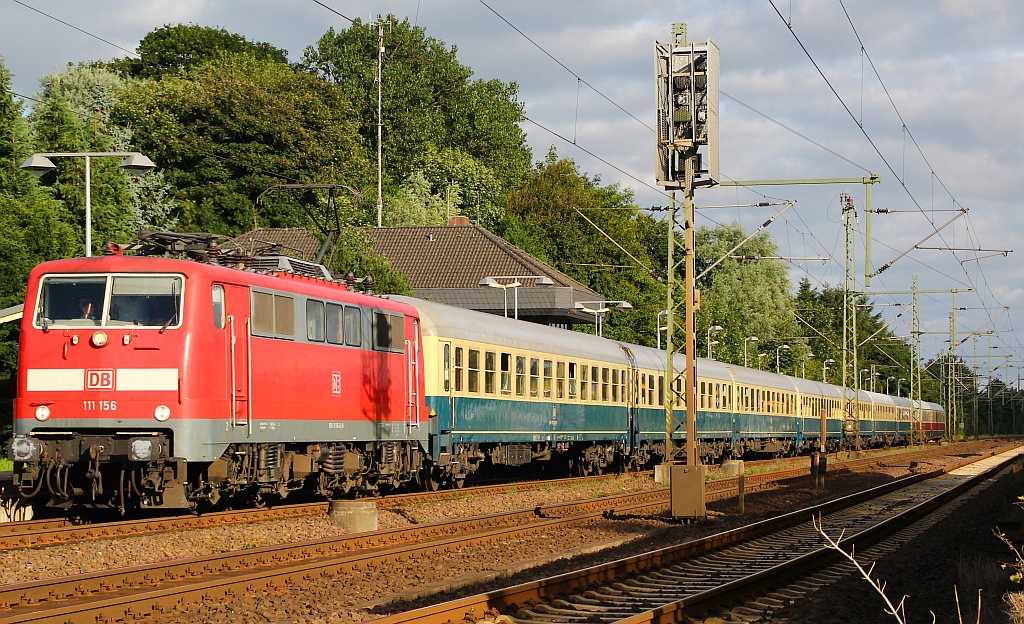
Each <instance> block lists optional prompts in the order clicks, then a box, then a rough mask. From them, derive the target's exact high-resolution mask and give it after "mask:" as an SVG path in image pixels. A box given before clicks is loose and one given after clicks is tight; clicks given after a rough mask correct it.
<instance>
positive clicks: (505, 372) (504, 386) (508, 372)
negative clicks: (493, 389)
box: [501, 353, 512, 394]
mask: <svg viewBox="0 0 1024 624" xmlns="http://www.w3.org/2000/svg"><path fill="white" fill-rule="evenodd" d="M501 393H502V394H512V354H511V353H502V354H501Z"/></svg>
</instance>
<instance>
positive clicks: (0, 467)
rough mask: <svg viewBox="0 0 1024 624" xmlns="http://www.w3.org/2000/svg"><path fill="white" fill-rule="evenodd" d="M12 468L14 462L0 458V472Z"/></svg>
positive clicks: (9, 470) (8, 470)
mask: <svg viewBox="0 0 1024 624" xmlns="http://www.w3.org/2000/svg"><path fill="white" fill-rule="evenodd" d="M12 470H14V462H12V461H11V460H9V459H6V458H0V472H11V471H12Z"/></svg>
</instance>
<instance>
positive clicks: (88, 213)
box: [85, 156, 92, 258]
mask: <svg viewBox="0 0 1024 624" xmlns="http://www.w3.org/2000/svg"><path fill="white" fill-rule="evenodd" d="M91 164H92V160H91V159H90V158H89V156H86V157H85V257H86V258H89V257H91V256H92V169H91Z"/></svg>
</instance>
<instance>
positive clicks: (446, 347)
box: [438, 342, 461, 433]
mask: <svg viewBox="0 0 1024 624" xmlns="http://www.w3.org/2000/svg"><path fill="white" fill-rule="evenodd" d="M453 357H454V356H453V351H452V343H450V342H442V343H441V395H442V396H445V397H448V398H447V403H448V405H447V407H448V413H447V414H438V420H439V421H440V422H439V423H438V431H440V432H444V433H447V432H448V431H450V430H451V428H452V421H453V419H454V417H455V372H454V371H453V369H452V358H453ZM460 364H461V362H460ZM460 372H461V371H460ZM460 381H461V379H460Z"/></svg>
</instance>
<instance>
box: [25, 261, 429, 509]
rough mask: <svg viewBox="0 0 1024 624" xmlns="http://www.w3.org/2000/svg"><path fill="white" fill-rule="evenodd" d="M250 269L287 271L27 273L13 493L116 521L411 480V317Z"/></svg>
mask: <svg viewBox="0 0 1024 624" xmlns="http://www.w3.org/2000/svg"><path fill="white" fill-rule="evenodd" d="M258 260H259V261H260V262H264V263H265V262H268V261H273V262H275V263H277V262H282V263H285V264H287V263H289V262H291V263H293V264H292V266H287V267H284V268H287V269H288V270H274V269H269V270H261V271H254V270H251V265H250V266H249V267H248V270H247V269H243V270H240V269H239V268H238V267H234V268H232V267H226V266H218V265H216V264H204V263H200V262H192V261H186V260H175V259H169V258H158V257H147V256H123V255H121V254H120V253H115V254H114V255H108V256H100V257H93V258H78V259H70V260H58V261H54V262H47V263H45V264H42V265H40V266H38V267H36V268H35V269H34V270H33V271H32V274H31V276H30V278H29V282H28V291H27V298H26V305H25V315H24V318H23V320H22V327H21V347H20V348H21V351H20V372H19V377H18V398H17V399H16V401H15V408H14V427H15V437H14V438H13V439H12V440H11V443H10V448H9V457H10V458H11V459H13V460H14V462H15V472H14V483H15V486H16V487H17V488H18V489H19V490H20V491H21V492H22V494H23V495H25V496H30V497H31V496H36V497H38V498H36V500H39V499H43V500H46V498H47V497H48V499H49V504H50V505H55V506H60V507H69V506H71V505H76V506H77V505H81V506H95V507H112V508H117V509H121V510H122V512H123V511H124V510H125V509H128V508H136V507H157V508H169V509H173V508H185V509H188V508H194V507H195V506H196V505H197V504H200V503H204V502H208V503H211V504H215V503H217V502H218V500H219V499H220V498H221V497H222V496H233V497H237V498H239V499H243V500H244V502H246V503H251V502H256V503H257V504H258V503H259V502H260V501H261V500H263V499H265V498H266V497H268V496H275V497H284V496H286V495H288V494H289V493H290V492H293V491H296V490H300V489H308V490H311V491H314V492H318V493H319V494H322V495H330V494H333V493H338V492H347V491H350V490H352V489H360V490H367V491H373V490H376V489H378V488H380V487H390V486H397V485H399V484H401V483H404V482H406V481H409V480H412V479H418V478H420V476H421V474H423V471H424V470H425V469H429V467H427V466H424V465H422V464H423V463H424V462H425V461H426V460H425V459H424V458H425V457H429V455H428V454H427V453H426V450H427V445H428V442H427V440H428V433H427V415H426V407H425V402H424V399H423V396H424V393H423V372H422V371H423V362H422V351H421V349H420V344H421V343H420V327H419V323H420V322H419V318H418V316H417V313H416V310H415V309H414V308H413V307H412V306H409V305H407V304H404V303H399V302H396V301H391V300H388V299H382V298H379V297H374V296H369V295H365V294H360V293H356V292H354V291H352V290H349V289H347V288H346V287H345V285H343V284H340V283H337V282H334V281H332V280H331V279H330V276H329V275H326V274H325V273H324V272H323V269H322V267H319V265H304V266H301V267H299V266H295V264H294V263H296V262H297V261H294V260H290V259H285V258H273V259H270V258H259V259H258ZM264 268H265V267H264ZM318 271H319V273H318ZM303 272H305V273H306V274H302V273H303Z"/></svg>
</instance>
